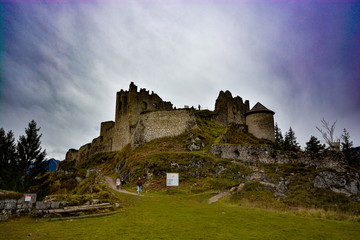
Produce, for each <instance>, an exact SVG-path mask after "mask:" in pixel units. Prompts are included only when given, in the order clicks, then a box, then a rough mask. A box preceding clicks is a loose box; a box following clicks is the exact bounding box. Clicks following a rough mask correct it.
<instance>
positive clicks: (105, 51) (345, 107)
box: [0, 0, 360, 160]
mask: <svg viewBox="0 0 360 240" xmlns="http://www.w3.org/2000/svg"><path fill="white" fill-rule="evenodd" d="M1 2H2V3H1V80H0V81H1V82H0V91H1V92H0V93H1V94H0V127H3V128H4V129H5V130H6V131H9V130H12V131H14V133H15V135H16V138H18V136H19V135H23V134H24V129H25V127H27V125H28V123H29V122H30V121H31V120H32V119H34V120H35V121H36V122H37V123H38V125H39V126H40V127H41V133H42V134H43V136H42V146H43V147H44V148H45V149H46V150H47V153H48V157H49V158H50V157H55V158H57V159H60V160H61V159H64V158H65V153H66V151H67V150H68V149H69V148H79V147H80V146H82V145H84V144H86V143H88V142H91V140H92V139H93V138H95V137H97V136H99V127H100V122H102V121H109V120H114V117H115V113H114V111H115V95H116V92H117V91H119V90H120V89H126V90H127V89H128V87H129V84H130V82H134V83H135V84H136V85H137V86H138V87H139V88H146V89H148V90H150V91H154V92H155V93H157V94H158V95H159V96H160V97H161V98H162V99H163V100H165V101H171V102H172V103H173V104H174V105H175V106H176V107H178V108H179V107H183V106H184V105H190V106H192V105H193V106H197V105H198V104H200V105H201V106H202V107H206V108H209V109H210V110H213V109H214V105H215V100H216V98H217V96H218V94H219V91H220V90H230V92H231V93H232V94H233V96H240V97H242V98H243V100H249V101H250V107H252V106H254V105H255V104H256V103H257V102H261V103H262V104H263V105H265V106H266V107H267V108H269V109H271V110H273V111H275V112H276V114H275V116H274V117H275V121H276V122H277V123H278V125H279V127H280V128H281V130H282V132H283V133H284V132H286V131H287V130H288V129H289V127H290V126H291V127H292V128H293V130H294V131H295V135H296V136H297V140H298V142H299V143H300V144H301V145H302V146H304V145H305V142H307V141H308V140H309V138H310V136H311V135H315V136H316V137H318V138H319V139H320V138H321V136H320V133H319V132H318V131H317V130H316V128H315V126H321V119H323V118H325V119H326V120H328V121H330V122H331V123H332V122H334V121H336V120H337V123H336V132H335V136H337V137H340V135H341V133H342V130H343V129H344V128H346V129H347V130H348V131H349V132H350V136H351V140H352V141H353V142H354V144H355V145H356V146H359V145H360V44H359V43H360V4H359V2H356V1H319V0H318V1H305V0H304V1H285V0H283V1H265V0H264V1H261V0H257V1H205V0H203V1H130V0H129V1H70V0H67V1H66V0H63V1H35V0H32V1H25V0H24V1H20V0H18V1H9V2H8V3H4V1H1Z"/></svg>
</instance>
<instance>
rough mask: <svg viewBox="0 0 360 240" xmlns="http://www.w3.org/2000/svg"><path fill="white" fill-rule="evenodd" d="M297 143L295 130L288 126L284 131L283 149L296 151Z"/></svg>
mask: <svg viewBox="0 0 360 240" xmlns="http://www.w3.org/2000/svg"><path fill="white" fill-rule="evenodd" d="M298 145H299V144H298V143H297V142H296V137H295V132H294V131H293V130H292V128H291V127H290V129H289V131H288V132H286V133H285V139H284V150H286V151H297V150H298Z"/></svg>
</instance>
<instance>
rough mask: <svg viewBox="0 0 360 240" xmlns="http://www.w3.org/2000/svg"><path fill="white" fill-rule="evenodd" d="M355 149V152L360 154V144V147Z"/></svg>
mask: <svg viewBox="0 0 360 240" xmlns="http://www.w3.org/2000/svg"><path fill="white" fill-rule="evenodd" d="M353 150H354V152H356V153H358V154H360V146H359V147H354V148H353Z"/></svg>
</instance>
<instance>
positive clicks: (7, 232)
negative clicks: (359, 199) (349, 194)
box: [0, 190, 360, 240]
mask: <svg viewBox="0 0 360 240" xmlns="http://www.w3.org/2000/svg"><path fill="white" fill-rule="evenodd" d="M170 193H171V194H167V193H166V192H161V193H152V194H150V193H145V196H144V197H138V196H132V195H124V194H121V193H117V192H116V193H115V194H116V195H117V196H119V197H120V198H122V199H123V200H124V202H126V203H127V204H126V206H125V207H123V208H121V209H120V210H119V211H120V212H119V213H116V214H114V215H110V216H103V217H95V218H84V219H73V220H63V221H49V219H45V218H44V219H34V218H21V219H17V220H8V221H5V222H1V223H0V239H8V240H10V239H76V240H78V239H359V236H360V223H359V222H357V221H354V220H341V221H337V220H329V219H326V218H316V217H314V216H310V215H309V216H300V215H298V214H295V213H292V212H281V211H275V210H266V209H260V208H253V207H249V206H239V205H235V204H230V203H228V202H227V201H219V202H216V203H213V204H211V205H209V204H208V203H207V199H208V198H209V197H210V196H211V195H210V194H209V193H204V194H197V195H187V194H183V193H181V192H180V193H177V192H176V191H175V190H174V191H170ZM30 234H31V235H30Z"/></svg>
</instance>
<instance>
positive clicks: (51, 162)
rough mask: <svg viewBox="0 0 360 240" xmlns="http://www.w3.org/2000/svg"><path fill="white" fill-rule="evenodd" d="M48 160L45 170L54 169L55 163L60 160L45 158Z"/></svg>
mask: <svg viewBox="0 0 360 240" xmlns="http://www.w3.org/2000/svg"><path fill="white" fill-rule="evenodd" d="M47 162H48V169H47V172H51V171H56V168H57V164H58V162H60V160H56V159H55V158H51V159H49V160H47Z"/></svg>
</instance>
